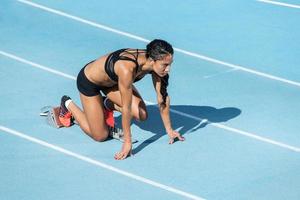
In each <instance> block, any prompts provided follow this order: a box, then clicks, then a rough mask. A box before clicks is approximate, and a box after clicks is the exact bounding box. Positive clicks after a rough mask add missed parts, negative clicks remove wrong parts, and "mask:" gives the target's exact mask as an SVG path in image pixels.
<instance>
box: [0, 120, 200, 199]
mask: <svg viewBox="0 0 300 200" xmlns="http://www.w3.org/2000/svg"><path fill="white" fill-rule="evenodd" d="M0 130H2V131H4V132H6V133H9V134H11V135H15V136H18V137H20V138H23V139H25V140H28V141H31V142H33V143H36V144H39V145H42V146H44V147H47V148H50V149H53V150H55V151H58V152H60V153H63V154H65V155H68V156H71V157H74V158H77V159H79V160H82V161H84V162H87V163H90V164H93V165H96V166H98V167H101V168H104V169H107V170H109V171H113V172H115V173H118V174H121V175H123V176H126V177H128V178H131V179H135V180H137V181H139V182H142V183H146V184H148V185H152V186H154V187H157V188H160V189H163V190H166V191H169V192H172V193H175V194H178V195H181V196H184V197H186V198H189V199H194V200H204V198H202V197H199V196H196V195H193V194H190V193H187V192H184V191H182V190H179V189H176V188H174V187H170V186H167V185H164V184H161V183H158V182H156V181H152V180H150V179H147V178H144V177H142V176H138V175H135V174H132V173H130V172H127V171H124V170H121V169H118V168H116V167H113V166H111V165H108V164H105V163H103V162H100V161H98V160H94V159H92V158H89V157H87V156H83V155H80V154H78V153H75V152H72V151H69V150H67V149H64V148H62V147H59V146H57V145H53V144H50V143H48V142H45V141H43V140H40V139H37V138H34V137H31V136H28V135H26V134H24V133H21V132H19V131H16V130H13V129H10V128H7V127H5V126H2V125H0Z"/></svg>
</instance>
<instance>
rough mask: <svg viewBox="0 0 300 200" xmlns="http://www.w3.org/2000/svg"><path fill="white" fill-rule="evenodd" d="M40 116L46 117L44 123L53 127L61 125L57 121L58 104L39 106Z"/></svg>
mask: <svg viewBox="0 0 300 200" xmlns="http://www.w3.org/2000/svg"><path fill="white" fill-rule="evenodd" d="M40 116H43V117H46V123H47V124H49V125H50V126H52V127H54V128H60V127H63V125H62V123H61V122H60V121H59V106H57V107H53V106H45V107H43V108H41V112H40Z"/></svg>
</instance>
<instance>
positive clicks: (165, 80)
mask: <svg viewBox="0 0 300 200" xmlns="http://www.w3.org/2000/svg"><path fill="white" fill-rule="evenodd" d="M168 85H169V74H167V75H166V76H164V77H162V78H161V86H160V94H161V95H162V97H163V104H164V105H166V100H167V96H168V91H167V87H168Z"/></svg>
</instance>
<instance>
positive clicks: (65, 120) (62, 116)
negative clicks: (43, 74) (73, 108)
mask: <svg viewBox="0 0 300 200" xmlns="http://www.w3.org/2000/svg"><path fill="white" fill-rule="evenodd" d="M69 99H71V98H70V97H69V96H67V95H64V96H62V97H61V101H60V107H59V121H60V122H61V123H62V125H63V126H64V127H70V126H72V125H73V121H74V120H73V117H72V113H71V112H70V111H69V110H68V109H67V107H66V106H65V103H66V101H67V100H69Z"/></svg>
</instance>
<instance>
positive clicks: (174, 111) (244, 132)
mask: <svg viewBox="0 0 300 200" xmlns="http://www.w3.org/2000/svg"><path fill="white" fill-rule="evenodd" d="M0 54H2V55H3V56H7V57H9V58H12V59H14V60H17V61H20V62H22V63H26V64H28V65H31V66H33V67H38V68H39V69H42V70H45V71H47V72H51V73H54V74H57V75H60V76H63V77H66V78H69V79H72V80H75V79H76V78H75V76H72V75H68V74H66V73H62V72H59V71H57V70H52V69H51V68H49V67H46V66H43V65H40V64H37V63H34V62H31V61H29V60H26V59H24V58H20V57H18V56H15V55H12V54H10V53H6V52H3V51H1V50H0ZM145 102H146V103H147V104H150V105H156V104H155V103H152V102H150V101H145ZM170 111H171V112H173V113H176V114H179V115H181V116H184V117H188V118H190V119H194V120H196V121H199V123H204V122H205V123H209V124H210V125H211V126H214V127H217V128H221V129H224V130H227V131H230V132H233V133H237V134H239V135H243V136H246V137H249V138H252V139H255V140H259V141H261V142H265V143H268V144H272V145H276V146H278V147H282V148H285V149H288V150H291V151H295V152H300V148H299V147H294V146H291V145H288V144H284V143H282V142H278V141H275V140H272V139H269V138H266V137H262V136H258V135H257V134H254V133H250V132H247V131H243V130H239V129H236V128H232V127H229V126H226V125H222V124H217V123H212V122H210V121H208V120H207V119H202V118H199V117H196V116H193V115H190V114H187V113H184V112H180V111H177V110H173V109H170Z"/></svg>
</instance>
